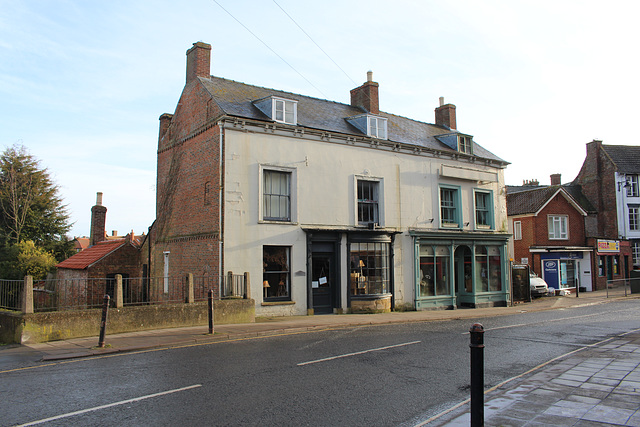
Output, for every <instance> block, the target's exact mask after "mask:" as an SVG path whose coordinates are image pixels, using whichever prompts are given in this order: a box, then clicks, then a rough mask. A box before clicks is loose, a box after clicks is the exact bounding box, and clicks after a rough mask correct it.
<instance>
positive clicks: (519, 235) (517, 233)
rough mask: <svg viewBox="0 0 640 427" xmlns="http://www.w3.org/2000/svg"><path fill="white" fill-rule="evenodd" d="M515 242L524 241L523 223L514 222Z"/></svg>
mask: <svg viewBox="0 0 640 427" xmlns="http://www.w3.org/2000/svg"><path fill="white" fill-rule="evenodd" d="M513 240H522V221H513Z"/></svg>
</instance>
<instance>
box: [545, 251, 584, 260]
mask: <svg viewBox="0 0 640 427" xmlns="http://www.w3.org/2000/svg"><path fill="white" fill-rule="evenodd" d="M540 259H582V252H549V253H546V254H544V253H543V254H540Z"/></svg>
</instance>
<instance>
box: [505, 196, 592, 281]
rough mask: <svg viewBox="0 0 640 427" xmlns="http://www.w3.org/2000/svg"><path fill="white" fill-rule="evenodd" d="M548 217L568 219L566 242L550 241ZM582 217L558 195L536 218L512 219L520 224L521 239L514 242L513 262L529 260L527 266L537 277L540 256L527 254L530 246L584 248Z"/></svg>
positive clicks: (584, 238) (584, 237) (539, 272)
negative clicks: (559, 216)
mask: <svg viewBox="0 0 640 427" xmlns="http://www.w3.org/2000/svg"><path fill="white" fill-rule="evenodd" d="M549 215H566V216H567V217H568V220H567V221H568V226H569V238H568V239H567V240H550V239H549V227H548V224H547V221H548V216H549ZM584 218H585V217H584V216H582V215H581V214H580V212H578V211H577V210H576V209H575V208H574V207H573V205H571V203H569V202H568V201H567V199H565V198H564V197H563V196H562V195H560V194H558V195H556V197H554V198H553V199H552V200H551V201H550V202H549V203H548V204H547V205H546V206H545V207H544V209H542V210H541V211H540V213H539V214H538V215H537V216H529V217H520V218H514V219H513V220H514V222H515V221H520V222H521V223H522V239H521V240H514V242H513V253H514V262H516V263H519V262H520V260H521V259H522V258H529V266H530V267H531V269H532V270H533V271H534V272H535V273H536V274H538V275H541V273H542V271H540V269H541V264H540V256H539V255H535V254H532V253H531V252H529V248H530V247H531V246H585V244H586V236H585V232H584V224H585V223H584Z"/></svg>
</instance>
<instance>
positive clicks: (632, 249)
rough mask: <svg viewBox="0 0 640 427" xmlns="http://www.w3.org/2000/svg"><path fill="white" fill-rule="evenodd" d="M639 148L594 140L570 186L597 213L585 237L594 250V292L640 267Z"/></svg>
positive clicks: (626, 276) (589, 144)
mask: <svg viewBox="0 0 640 427" xmlns="http://www.w3.org/2000/svg"><path fill="white" fill-rule="evenodd" d="M639 176H640V146H630V145H605V144H603V143H602V141H599V140H594V141H592V142H589V143H588V144H587V155H586V157H585V160H584V162H583V164H582V168H581V169H580V172H579V173H578V176H577V177H576V179H575V180H574V182H573V184H574V185H576V186H579V187H580V189H581V191H582V193H583V194H584V195H585V197H586V198H587V199H588V200H589V201H590V202H591V204H592V205H593V206H594V208H595V210H596V211H597V224H596V227H595V229H594V230H591V232H590V233H588V236H589V238H590V239H591V240H590V241H591V243H592V245H593V246H594V248H595V255H596V258H595V259H594V262H595V264H594V271H596V272H597V275H596V282H597V288H598V289H602V288H604V287H605V284H606V282H607V280H614V281H615V280H620V279H625V278H628V277H629V270H630V269H631V268H632V266H633V265H634V264H640V185H639Z"/></svg>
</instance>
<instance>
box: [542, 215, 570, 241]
mask: <svg viewBox="0 0 640 427" xmlns="http://www.w3.org/2000/svg"><path fill="white" fill-rule="evenodd" d="M558 227H559V228H558ZM563 228H564V230H563ZM547 229H548V236H549V240H568V239H569V217H568V216H567V215H548V216H547Z"/></svg>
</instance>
